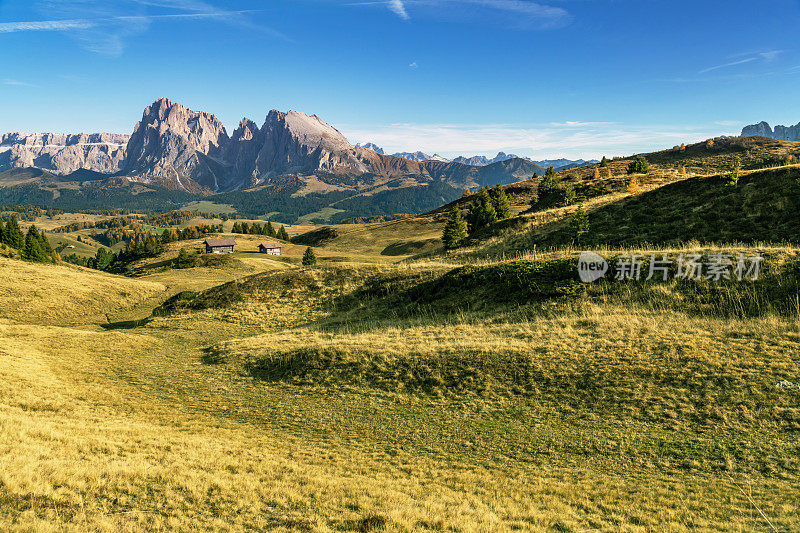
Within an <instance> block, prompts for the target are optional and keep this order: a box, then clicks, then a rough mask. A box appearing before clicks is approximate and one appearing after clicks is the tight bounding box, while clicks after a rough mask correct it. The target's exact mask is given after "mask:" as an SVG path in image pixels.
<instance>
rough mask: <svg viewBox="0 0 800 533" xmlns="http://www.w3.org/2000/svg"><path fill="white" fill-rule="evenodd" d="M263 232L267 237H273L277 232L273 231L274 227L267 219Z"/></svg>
mask: <svg viewBox="0 0 800 533" xmlns="http://www.w3.org/2000/svg"><path fill="white" fill-rule="evenodd" d="M264 233H265V234H266V235H267V237H273V238H274V237H276V236H277V233H275V228H273V227H272V222H270V221H269V220H267V227H266V228H265V229H264Z"/></svg>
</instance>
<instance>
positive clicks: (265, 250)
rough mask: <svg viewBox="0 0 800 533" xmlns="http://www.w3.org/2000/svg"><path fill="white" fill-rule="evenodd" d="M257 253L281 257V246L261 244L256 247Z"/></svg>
mask: <svg viewBox="0 0 800 533" xmlns="http://www.w3.org/2000/svg"><path fill="white" fill-rule="evenodd" d="M258 251H259V252H261V253H262V254H269V255H281V245H280V243H277V242H268V243H261V244H259V245H258Z"/></svg>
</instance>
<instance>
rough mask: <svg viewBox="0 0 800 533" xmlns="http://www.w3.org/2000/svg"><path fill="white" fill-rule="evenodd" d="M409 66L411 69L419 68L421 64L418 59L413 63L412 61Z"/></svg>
mask: <svg viewBox="0 0 800 533" xmlns="http://www.w3.org/2000/svg"><path fill="white" fill-rule="evenodd" d="M408 68H410V69H418V68H419V65H418V64H417V62H416V61H414V62H413V63H411V64H410V65H408Z"/></svg>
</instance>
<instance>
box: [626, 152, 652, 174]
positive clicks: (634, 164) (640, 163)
mask: <svg viewBox="0 0 800 533" xmlns="http://www.w3.org/2000/svg"><path fill="white" fill-rule="evenodd" d="M649 172H650V163H648V162H647V159H645V158H644V156H641V155H640V156H638V157H637V158H636V159H634V160H633V161H631V162H630V163H629V164H628V174H647V173H649Z"/></svg>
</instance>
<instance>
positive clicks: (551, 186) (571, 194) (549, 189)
mask: <svg viewBox="0 0 800 533" xmlns="http://www.w3.org/2000/svg"><path fill="white" fill-rule="evenodd" d="M537 193H538V194H537V197H536V200H535V201H534V202H532V203H533V207H535V208H538V209H547V208H548V207H556V206H567V205H572V204H573V203H575V198H576V194H575V190H574V189H573V188H572V185H570V184H569V183H567V184H566V185H564V186H563V187H562V186H561V178H560V177H559V175H558V172H556V171H555V169H554V168H553V167H550V168H548V169H547V172H545V173H544V177H543V178H542V181H540V182H539V187H538V189H537Z"/></svg>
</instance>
